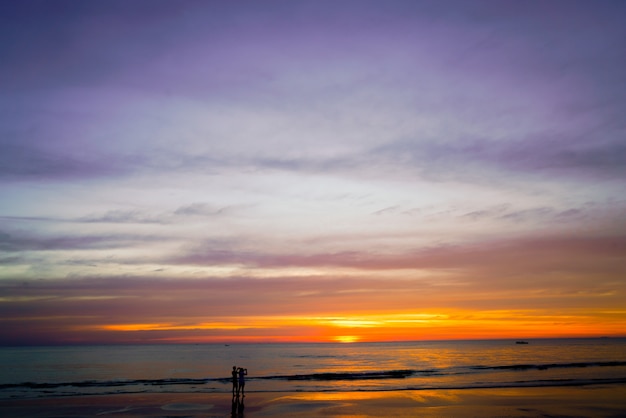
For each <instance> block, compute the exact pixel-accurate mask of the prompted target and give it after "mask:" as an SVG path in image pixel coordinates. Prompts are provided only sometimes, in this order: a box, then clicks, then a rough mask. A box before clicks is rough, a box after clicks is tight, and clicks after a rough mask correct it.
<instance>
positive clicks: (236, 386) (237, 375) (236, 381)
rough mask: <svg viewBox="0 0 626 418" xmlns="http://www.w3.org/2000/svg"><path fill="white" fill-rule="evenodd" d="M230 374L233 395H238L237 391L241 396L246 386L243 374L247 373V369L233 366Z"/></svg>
mask: <svg viewBox="0 0 626 418" xmlns="http://www.w3.org/2000/svg"><path fill="white" fill-rule="evenodd" d="M231 374H232V376H233V397H235V396H239V393H241V396H242V397H243V396H245V395H244V391H245V387H246V380H245V377H244V376H245V375H247V374H248V369H244V368H243V367H239V368H238V367H237V366H233V371H232V373H231Z"/></svg>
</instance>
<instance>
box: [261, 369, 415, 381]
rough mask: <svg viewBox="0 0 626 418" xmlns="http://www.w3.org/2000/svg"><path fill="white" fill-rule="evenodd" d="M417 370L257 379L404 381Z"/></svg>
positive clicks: (281, 376) (313, 374) (295, 375)
mask: <svg viewBox="0 0 626 418" xmlns="http://www.w3.org/2000/svg"><path fill="white" fill-rule="evenodd" d="M415 373H417V371H415V370H384V371H370V372H333V373H312V374H292V375H279V376H262V377H258V378H257V379H267V380H322V381H327V380H371V379H404V378H406V377H409V376H413V375H414V374H415Z"/></svg>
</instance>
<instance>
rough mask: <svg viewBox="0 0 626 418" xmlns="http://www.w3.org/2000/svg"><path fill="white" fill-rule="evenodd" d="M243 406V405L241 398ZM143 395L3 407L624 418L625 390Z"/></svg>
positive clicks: (108, 412)
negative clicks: (237, 397) (237, 400)
mask: <svg viewBox="0 0 626 418" xmlns="http://www.w3.org/2000/svg"><path fill="white" fill-rule="evenodd" d="M240 399H241V398H240ZM243 400H244V402H243V403H244V408H243V410H242V411H240V409H239V408H240V404H239V403H235V404H233V403H232V402H231V401H232V397H231V396H230V395H229V394H226V393H209V394H200V393H139V394H119V395H92V396H69V397H54V398H39V399H20V400H3V401H0V411H1V413H2V416H3V417H5V418H13V417H15V418H18V417H19V418H28V417H32V418H35V417H37V418H53V417H55V418H58V417H67V418H72V417H97V416H102V417H115V418H125V417H128V418H136V417H160V418H162V417H198V418H200V417H203V418H209V417H228V416H242V417H285V416H287V417H288V416H297V417H300V418H307V417H324V416H334V417H353V418H354V417H390V416H393V417H417V416H419V417H607V418H608V417H613V418H615V417H626V385H623V384H615V385H588V386H575V387H535V388H519V387H517V388H489V389H450V390H445V389H439V390H404V391H381V392H332V393H324V392H306V393H298V392H251V393H249V394H246V396H245V397H244V398H243Z"/></svg>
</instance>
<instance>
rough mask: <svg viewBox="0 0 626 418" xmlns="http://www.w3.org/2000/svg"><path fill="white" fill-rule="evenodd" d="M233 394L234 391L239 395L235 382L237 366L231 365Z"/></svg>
mask: <svg viewBox="0 0 626 418" xmlns="http://www.w3.org/2000/svg"><path fill="white" fill-rule="evenodd" d="M232 375H233V396H235V393H236V394H237V395H239V386H238V384H237V366H233V372H232Z"/></svg>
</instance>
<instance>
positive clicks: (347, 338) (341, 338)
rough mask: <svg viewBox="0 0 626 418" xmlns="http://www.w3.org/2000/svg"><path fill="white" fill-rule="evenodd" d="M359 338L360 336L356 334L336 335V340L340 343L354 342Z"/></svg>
mask: <svg viewBox="0 0 626 418" xmlns="http://www.w3.org/2000/svg"><path fill="white" fill-rule="evenodd" d="M358 340H359V337H357V336H356V335H338V336H337V337H335V341H337V342H340V343H354V342H357V341H358Z"/></svg>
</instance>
